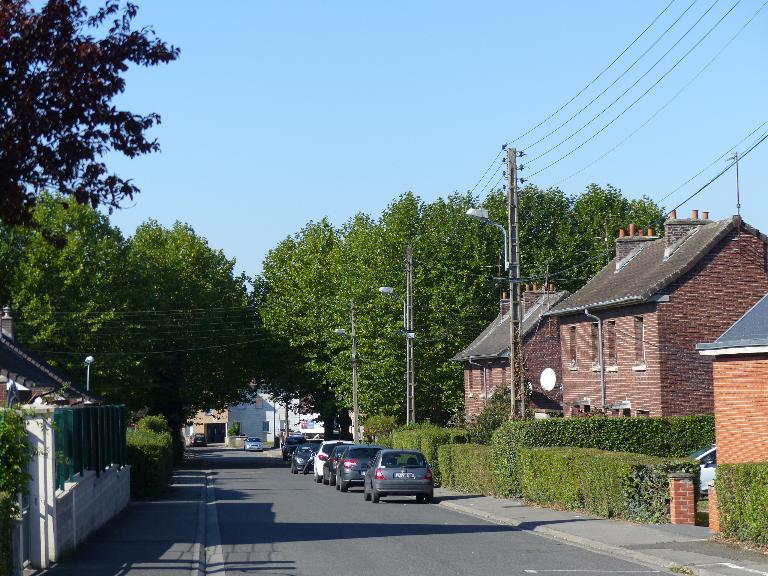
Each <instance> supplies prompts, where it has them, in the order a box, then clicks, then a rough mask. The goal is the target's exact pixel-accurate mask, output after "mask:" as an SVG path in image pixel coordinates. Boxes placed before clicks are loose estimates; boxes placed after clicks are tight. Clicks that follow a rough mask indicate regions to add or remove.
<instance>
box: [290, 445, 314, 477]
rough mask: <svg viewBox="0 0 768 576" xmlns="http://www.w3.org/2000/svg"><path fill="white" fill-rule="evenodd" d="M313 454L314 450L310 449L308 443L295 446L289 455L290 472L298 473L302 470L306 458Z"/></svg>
mask: <svg viewBox="0 0 768 576" xmlns="http://www.w3.org/2000/svg"><path fill="white" fill-rule="evenodd" d="M314 455H315V451H314V450H312V446H311V445H310V444H301V445H299V446H297V447H296V450H294V451H293V454H292V455H291V473H292V474H298V473H299V472H303V471H304V467H305V466H306V464H307V460H309V459H311V458H312V457H313V456H314Z"/></svg>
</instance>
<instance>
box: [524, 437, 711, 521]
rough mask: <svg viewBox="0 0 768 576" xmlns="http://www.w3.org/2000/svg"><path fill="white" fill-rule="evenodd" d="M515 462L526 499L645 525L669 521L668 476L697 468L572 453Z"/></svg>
mask: <svg viewBox="0 0 768 576" xmlns="http://www.w3.org/2000/svg"><path fill="white" fill-rule="evenodd" d="M517 462H518V467H519V470H520V472H519V474H518V479H519V485H520V489H521V491H522V494H523V496H524V497H525V499H526V500H530V501H531V502H536V503H538V504H546V505H554V506H557V507H562V508H567V509H583V510H588V511H589V512H592V513H593V514H596V515H599V516H604V517H608V518H611V517H620V518H627V519H630V520H640V521H645V522H668V521H669V479H668V478H667V475H668V474H669V473H670V472H673V471H681V472H693V471H694V470H697V469H698V465H697V464H696V463H695V462H693V461H677V460H668V459H663V458H657V457H653V456H647V455H643V454H631V453H627V452H608V451H604V450H595V449H574V448H568V449H563V448H523V449H520V450H518V453H517ZM695 481H697V477H695ZM696 485H698V483H697V484H696Z"/></svg>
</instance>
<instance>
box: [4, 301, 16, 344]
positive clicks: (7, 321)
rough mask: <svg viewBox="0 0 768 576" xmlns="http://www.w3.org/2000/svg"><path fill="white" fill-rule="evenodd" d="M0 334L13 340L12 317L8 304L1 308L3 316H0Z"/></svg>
mask: <svg viewBox="0 0 768 576" xmlns="http://www.w3.org/2000/svg"><path fill="white" fill-rule="evenodd" d="M0 334H2V335H3V336H5V337H6V338H8V339H9V340H13V339H14V337H15V333H14V330H13V317H12V316H11V307H10V306H6V307H5V308H3V316H2V317H0Z"/></svg>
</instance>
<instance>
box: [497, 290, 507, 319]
mask: <svg viewBox="0 0 768 576" xmlns="http://www.w3.org/2000/svg"><path fill="white" fill-rule="evenodd" d="M499 305H500V310H501V315H502V316H506V315H507V314H509V294H507V293H506V292H502V293H501V302H499Z"/></svg>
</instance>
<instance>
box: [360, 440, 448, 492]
mask: <svg viewBox="0 0 768 576" xmlns="http://www.w3.org/2000/svg"><path fill="white" fill-rule="evenodd" d="M433 493H434V485H433V482H432V468H431V467H430V466H429V464H428V463H427V459H426V458H424V454H422V453H421V452H418V451H416V450H391V449H388V450H380V451H379V452H378V454H376V456H375V457H374V458H373V460H371V462H370V464H369V466H368V469H367V470H366V472H365V482H364V484H363V497H364V498H365V499H366V500H372V501H373V502H374V503H377V502H378V501H379V498H381V497H383V496H416V501H417V502H432V497H433Z"/></svg>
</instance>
